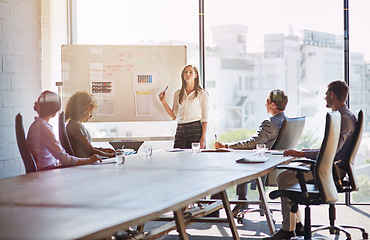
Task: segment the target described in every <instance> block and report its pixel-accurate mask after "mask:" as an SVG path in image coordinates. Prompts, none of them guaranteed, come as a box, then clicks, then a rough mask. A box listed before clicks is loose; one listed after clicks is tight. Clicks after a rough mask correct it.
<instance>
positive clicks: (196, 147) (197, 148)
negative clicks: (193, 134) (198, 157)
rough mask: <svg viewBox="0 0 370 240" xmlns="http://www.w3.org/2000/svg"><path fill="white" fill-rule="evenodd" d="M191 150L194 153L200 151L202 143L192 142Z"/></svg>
mask: <svg viewBox="0 0 370 240" xmlns="http://www.w3.org/2000/svg"><path fill="white" fill-rule="evenodd" d="M191 150H192V152H193V153H200V143H198V142H196V143H192V144H191Z"/></svg>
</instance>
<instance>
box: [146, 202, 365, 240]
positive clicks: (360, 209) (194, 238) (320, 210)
mask: <svg viewBox="0 0 370 240" xmlns="http://www.w3.org/2000/svg"><path fill="white" fill-rule="evenodd" d="M269 206H270V208H271V209H275V210H276V211H273V216H274V219H275V220H276V225H275V226H276V229H277V230H278V229H280V228H281V214H280V212H279V211H278V210H279V209H280V204H279V203H270V204H269ZM252 207H253V206H252ZM336 209H337V220H336V224H346V225H358V226H361V227H363V228H365V229H366V231H367V232H369V231H370V205H352V206H345V205H337V206H336ZM302 210H304V209H303V208H301V212H302V213H304V211H302ZM311 213H312V218H311V219H312V224H328V222H329V221H328V206H327V205H326V206H325V205H323V206H313V207H311ZM221 217H225V213H224V211H223V210H221ZM235 222H236V226H237V229H238V233H239V236H240V238H241V239H262V238H264V237H266V236H268V235H269V230H268V226H267V223H266V221H265V217H264V216H260V213H259V212H251V213H247V214H245V216H244V219H243V223H242V224H241V223H237V221H235ZM161 224H163V222H149V223H147V224H146V225H145V229H144V231H149V230H150V229H153V228H155V227H157V226H159V225H161ZM186 231H187V233H188V235H189V239H191V240H218V239H232V238H231V236H232V235H231V232H230V228H229V226H228V224H227V223H217V224H214V223H194V224H193V225H190V226H188V227H187V230H186ZM349 232H350V233H351V235H352V240H356V239H362V234H361V232H360V231H359V230H352V229H351V230H349ZM313 236H314V237H318V238H319V239H339V240H341V239H346V236H345V234H343V233H342V234H340V235H339V237H338V238H335V235H330V234H329V232H328V231H321V232H320V233H315V234H314V235H313ZM160 239H163V240H174V239H178V234H177V232H176V231H171V232H169V233H168V234H167V235H165V236H163V237H161V238H160Z"/></svg>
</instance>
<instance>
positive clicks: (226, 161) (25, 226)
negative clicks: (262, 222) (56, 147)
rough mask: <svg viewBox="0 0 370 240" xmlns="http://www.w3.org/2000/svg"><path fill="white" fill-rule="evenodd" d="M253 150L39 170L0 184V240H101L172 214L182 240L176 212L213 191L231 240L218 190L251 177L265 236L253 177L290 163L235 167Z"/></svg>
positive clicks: (279, 160) (176, 153) (174, 153)
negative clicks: (169, 213) (217, 197)
mask: <svg viewBox="0 0 370 240" xmlns="http://www.w3.org/2000/svg"><path fill="white" fill-rule="evenodd" d="M255 154H256V152H255V151H246V150H242V151H236V150H234V151H231V152H213V151H211V152H201V153H198V154H195V153H192V152H191V150H189V151H188V150H184V151H182V150H181V151H180V150H166V151H165V150H160V151H154V152H153V154H152V156H146V155H145V154H135V155H130V156H127V157H126V161H125V163H124V164H117V163H115V162H114V159H108V160H105V161H103V162H102V163H96V164H90V165H84V166H77V167H69V168H62V169H54V170H48V171H41V172H36V173H31V174H26V175H21V176H15V177H9V178H5V179H2V180H0V239H108V238H110V236H112V235H113V234H115V233H117V232H118V231H120V230H124V229H128V228H129V227H130V226H136V225H143V224H145V222H148V221H151V220H155V219H158V218H159V217H161V216H162V215H163V214H165V213H168V212H173V213H174V218H175V220H176V226H177V231H178V232H179V238H180V239H188V236H187V234H186V231H185V225H184V216H183V214H182V209H184V208H185V207H186V206H188V205H189V204H192V203H194V202H196V201H197V200H199V199H201V198H204V197H205V196H206V195H211V194H216V193H219V192H221V196H222V202H223V207H224V208H225V211H226V215H227V218H228V222H229V225H230V228H231V231H232V234H233V238H234V239H239V236H238V233H237V230H236V226H235V222H234V219H233V216H232V213H231V210H230V204H229V201H228V198H227V195H226V191H225V190H226V189H227V188H229V187H231V186H234V185H236V184H240V183H244V182H248V181H251V180H254V179H257V183H258V184H257V185H258V186H259V189H260V190H261V191H260V194H262V196H261V197H262V203H263V206H264V207H266V209H265V210H267V212H266V217H267V220H268V224H269V228H270V232H274V230H275V229H274V226H273V223H272V219H271V215H270V211H269V209H268V206H267V204H266V199H265V196H264V192H263V190H262V188H263V187H262V182H261V176H264V175H266V174H267V173H269V172H271V171H273V170H274V169H275V168H276V166H277V165H279V164H286V163H288V162H289V161H290V160H291V158H290V157H283V156H282V155H273V154H270V153H266V154H265V156H264V157H265V158H266V157H267V158H268V161H266V162H264V163H236V160H238V159H241V158H248V157H249V156H254V155H255Z"/></svg>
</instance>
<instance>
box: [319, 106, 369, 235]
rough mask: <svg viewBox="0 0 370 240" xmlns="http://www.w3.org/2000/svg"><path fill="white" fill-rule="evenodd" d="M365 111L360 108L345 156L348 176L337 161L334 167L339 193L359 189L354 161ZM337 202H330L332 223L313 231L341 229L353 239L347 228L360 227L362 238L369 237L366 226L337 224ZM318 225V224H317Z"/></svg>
mask: <svg viewBox="0 0 370 240" xmlns="http://www.w3.org/2000/svg"><path fill="white" fill-rule="evenodd" d="M363 120H364V116H363V112H362V110H360V112H359V113H358V118H357V125H356V128H355V131H354V132H353V137H352V142H351V146H350V151H349V152H348V153H347V154H346V157H345V159H344V160H345V163H346V165H345V168H346V170H347V173H346V176H345V177H344V179H342V178H341V176H340V173H339V169H338V168H339V167H338V165H337V163H335V164H334V169H333V174H334V180H335V184H336V186H337V190H338V192H339V193H346V194H347V193H350V192H353V191H357V190H358V184H357V181H356V177H355V172H354V162H355V157H356V154H357V150H358V148H359V146H360V142H361V138H362V131H363ZM335 215H336V211H335V204H334V203H331V204H329V221H330V225H327V226H319V227H318V228H316V229H315V230H314V231H312V232H317V231H321V230H329V231H330V234H336V235H338V234H339V233H340V231H342V232H344V233H345V234H346V235H347V239H351V235H350V233H349V232H347V231H346V230H345V229H346V228H349V229H358V230H360V231H361V232H362V238H363V239H368V238H369V235H368V233H367V232H366V231H365V229H364V228H362V227H358V226H350V225H339V226H338V225H335ZM315 226H317V225H315Z"/></svg>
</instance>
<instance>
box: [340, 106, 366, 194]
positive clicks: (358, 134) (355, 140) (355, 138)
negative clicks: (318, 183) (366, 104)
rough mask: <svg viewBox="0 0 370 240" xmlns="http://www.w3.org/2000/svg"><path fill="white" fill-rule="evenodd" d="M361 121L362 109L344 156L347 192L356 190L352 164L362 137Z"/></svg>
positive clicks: (362, 116) (362, 118) (362, 117)
mask: <svg viewBox="0 0 370 240" xmlns="http://www.w3.org/2000/svg"><path fill="white" fill-rule="evenodd" d="M363 122H364V114H363V112H362V110H360V111H359V113H358V117H357V125H356V128H355V131H354V132H353V135H352V142H351V145H350V148H349V149H350V150H349V151H348V153H347V156H346V157H345V159H348V161H346V162H347V163H348V165H347V166H346V169H347V175H348V183H349V184H348V186H345V190H344V191H347V192H348V191H357V190H358V183H357V180H356V177H355V172H354V165H355V158H356V154H357V151H358V148H359V146H360V143H361V139H362V132H363Z"/></svg>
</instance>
